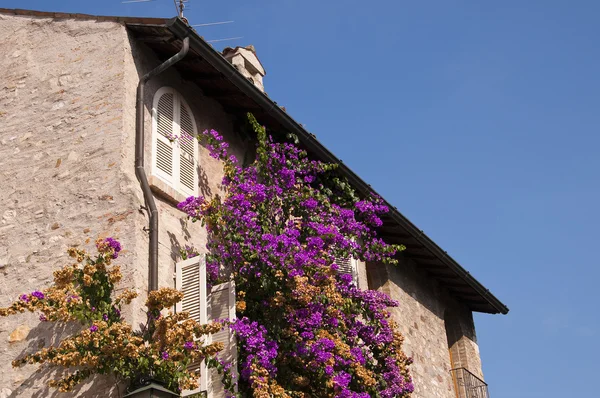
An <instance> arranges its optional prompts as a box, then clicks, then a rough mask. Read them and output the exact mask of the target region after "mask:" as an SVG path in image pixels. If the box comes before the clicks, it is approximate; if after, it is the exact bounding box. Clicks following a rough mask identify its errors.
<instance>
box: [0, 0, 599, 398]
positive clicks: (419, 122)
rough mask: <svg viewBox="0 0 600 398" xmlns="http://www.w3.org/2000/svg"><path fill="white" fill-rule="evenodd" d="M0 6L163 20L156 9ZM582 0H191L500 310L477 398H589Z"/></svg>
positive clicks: (595, 216) (587, 85) (482, 327)
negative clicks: (504, 309) (248, 51)
mask: <svg viewBox="0 0 600 398" xmlns="http://www.w3.org/2000/svg"><path fill="white" fill-rule="evenodd" d="M0 6H1V7H9V8H15V7H19V8H32V9H38V10H52V11H67V12H84V13H93V14H106V15H136V16H161V17H168V16H173V15H174V6H173V4H172V1H171V0H156V1H154V2H153V3H142V4H127V5H123V4H120V2H119V1H113V0H104V1H70V0H56V1H48V0H19V1H12V0H3V1H0ZM599 14H600V2H595V1H584V0H578V1H576V2H568V1H550V0H546V1H534V0H527V1H506V2H487V1H484V2H482V1H456V2H445V1H400V0H388V1H379V0H375V1H371V2H365V1H354V0H346V1H339V0H329V1H322V0H321V1H314V0H304V1H292V0H276V1H275V0H254V1H252V0H250V1H248V0H247V1H239V0H238V1H236V0H232V1H211V2H209V1H202V0H191V7H190V9H189V11H188V12H187V17H188V18H189V19H190V21H191V23H205V22H215V21H224V20H231V19H232V20H235V21H236V22H235V23H234V24H229V25H222V26H214V27H206V28H199V29H202V30H201V32H202V33H203V34H204V36H205V38H206V39H219V38H225V37H231V36H244V39H242V40H240V41H237V42H225V43H223V45H222V46H219V48H222V47H224V45H247V44H254V45H255V47H256V49H257V52H258V55H259V57H260V59H261V61H262V63H263V64H264V65H265V68H266V70H267V76H266V77H265V87H266V90H267V92H268V93H269V96H270V97H271V98H273V99H274V100H276V101H277V102H278V103H279V104H280V105H284V106H286V108H287V110H288V112H289V113H290V114H291V115H292V116H293V117H294V118H295V119H296V120H298V121H299V122H301V123H303V124H305V126H306V127H307V129H309V130H310V131H311V132H313V133H315V134H316V135H317V137H318V138H319V139H320V140H321V141H322V142H323V143H324V144H325V145H326V146H327V147H328V148H330V149H331V150H332V151H333V152H334V153H335V154H336V155H338V156H339V157H340V158H341V159H343V160H344V161H345V162H346V163H347V164H348V165H349V166H350V167H351V168H352V169H353V170H354V171H356V172H357V173H358V174H359V175H360V176H361V177H363V179H365V180H366V181H368V182H369V183H371V184H372V185H373V186H374V188H375V189H376V190H377V191H379V192H380V193H381V194H382V195H383V196H384V197H385V198H386V199H388V200H389V201H390V202H392V203H393V204H394V205H396V206H397V207H398V208H399V209H400V211H402V212H403V213H404V214H405V215H406V216H407V217H409V218H410V219H411V220H412V221H413V222H414V223H415V224H417V225H418V226H419V227H420V228H421V229H423V230H424V231H425V232H426V233H427V234H428V235H429V236H430V237H431V238H432V239H434V240H435V241H436V242H437V243H438V244H439V245H440V246H441V247H442V248H443V249H444V250H447V251H448V253H449V254H450V255H452V256H453V257H454V258H455V259H456V260H457V261H459V262H460V263H461V264H462V265H463V266H464V267H465V268H467V269H468V270H469V271H470V272H471V273H472V274H474V275H475V277H476V278H477V279H478V280H480V281H481V282H482V283H483V284H484V285H485V286H486V287H488V288H489V289H490V290H491V291H492V292H493V293H494V294H496V296H497V297H499V298H500V299H501V300H502V301H503V302H505V303H506V304H507V305H508V306H509V307H510V308H511V312H510V313H509V315H507V316H502V315H494V316H492V315H484V314H477V315H476V316H475V320H476V325H477V331H478V335H479V344H480V350H481V353H482V358H483V363H484V373H485V376H486V380H487V381H488V383H489V384H490V391H491V397H492V398H521V397H522V398H525V397H527V398H537V397H540V398H541V397H543V398H553V397H576V396H579V397H594V396H598V391H597V385H596V383H595V382H596V377H597V373H598V371H599V370H600V365H598V360H599V357H600V343H599V340H600V316H599V315H598V314H599V311H598V306H599V304H600V294H599V293H598V288H597V280H598V278H599V277H600V271H599V267H598V266H599V265H600V264H599V263H600V261H599V259H598V255H597V254H596V253H595V250H597V248H598V245H599V243H598V239H599V238H600V233H599V225H600V211H599V210H598V204H599V203H600V184H599V181H598V180H599V171H600V157H599V156H598V154H599V146H600V131H599V130H600V46H599V45H598V39H599V38H600V24H599V23H598V18H599Z"/></svg>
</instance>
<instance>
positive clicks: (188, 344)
mask: <svg viewBox="0 0 600 398" xmlns="http://www.w3.org/2000/svg"><path fill="white" fill-rule="evenodd" d="M183 348H185V349H186V350H193V349H194V348H196V344H195V343H194V342H193V341H186V342H185V344H183Z"/></svg>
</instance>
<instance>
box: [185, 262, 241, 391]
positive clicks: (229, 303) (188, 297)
mask: <svg viewBox="0 0 600 398" xmlns="http://www.w3.org/2000/svg"><path fill="white" fill-rule="evenodd" d="M175 288H176V289H179V290H181V291H182V292H183V295H184V297H183V300H182V301H181V302H180V303H178V304H177V305H176V307H175V310H176V311H177V312H181V311H187V312H189V313H190V317H192V318H193V319H195V320H196V321H197V322H199V323H202V324H204V323H207V322H211V321H216V320H224V319H229V320H234V319H235V283H234V282H233V281H231V282H226V283H222V284H220V285H216V286H213V287H211V288H210V289H209V288H207V285H206V261H205V258H204V255H200V256H197V257H193V258H191V259H188V260H185V261H182V262H179V263H177V265H176V282H175ZM212 342H222V343H223V345H224V348H223V350H222V351H221V352H219V354H218V357H219V359H220V360H222V361H225V362H227V363H231V364H232V365H233V366H232V369H233V371H234V372H235V371H236V370H237V348H236V340H235V336H234V334H233V333H231V331H230V330H229V328H225V329H223V330H221V331H220V332H218V333H215V334H213V335H211V336H208V338H207V339H206V343H207V344H208V343H212ZM190 370H193V371H198V372H199V373H200V382H199V388H198V389H196V390H193V391H184V392H183V393H182V396H189V395H193V394H197V393H199V392H206V394H207V397H208V398H221V397H224V396H225V391H224V388H223V384H222V383H221V375H219V373H218V372H217V371H216V370H215V369H211V370H208V369H207V367H206V364H204V362H202V363H198V364H193V365H192V366H190ZM236 377H237V374H236Z"/></svg>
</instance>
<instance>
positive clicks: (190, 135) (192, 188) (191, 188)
mask: <svg viewBox="0 0 600 398" xmlns="http://www.w3.org/2000/svg"><path fill="white" fill-rule="evenodd" d="M152 132H153V144H152V145H153V147H152V153H153V163H152V165H153V167H152V174H154V175H156V176H158V177H160V178H161V179H162V180H163V181H165V182H166V183H167V184H168V185H169V186H171V187H173V188H174V189H175V190H177V191H179V192H181V193H182V194H184V195H185V196H190V195H196V193H197V192H196V191H197V186H198V173H197V171H196V168H197V165H198V143H197V141H196V138H195V137H196V136H197V134H198V130H197V128H196V122H195V120H194V115H193V114H192V111H191V108H190V107H189V106H188V104H187V103H186V102H185V100H184V99H183V97H182V96H181V95H180V94H179V93H177V92H176V91H175V90H173V89H172V88H170V87H163V88H161V89H160V90H158V91H157V92H156V95H155V96H154V105H153V108H152ZM171 140H173V142H171Z"/></svg>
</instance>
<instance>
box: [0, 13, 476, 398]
mask: <svg viewBox="0 0 600 398" xmlns="http://www.w3.org/2000/svg"><path fill="white" fill-rule="evenodd" d="M0 34H1V36H2V37H3V38H4V39H3V41H2V42H0V54H2V56H0V82H2V83H1V85H0V159H1V163H2V166H3V167H2V169H1V170H0V181H1V182H2V190H1V191H0V203H2V206H1V207H0V217H1V219H0V274H1V275H2V278H1V279H0V306H6V305H8V304H10V303H11V302H12V301H13V300H14V299H15V298H16V297H18V295H19V294H21V293H23V292H30V291H32V290H35V289H36V288H38V287H45V286H48V285H49V284H50V283H51V280H52V272H53V270H55V269H57V268H58V267H60V266H62V265H64V264H65V263H67V262H68V257H67V256H66V249H67V248H68V247H70V246H78V247H82V248H88V249H90V250H91V249H92V248H93V245H94V241H95V239H97V238H102V237H106V236H115V237H116V238H118V239H119V240H120V241H121V242H122V244H123V246H124V249H125V250H124V251H123V252H122V255H121V257H120V264H122V268H123V274H124V279H123V282H122V286H129V287H135V288H136V289H137V290H138V291H139V292H140V293H142V294H141V296H140V298H138V299H137V300H136V301H134V303H133V305H132V306H131V308H134V310H130V311H129V312H128V313H127V314H126V316H127V317H128V319H130V320H131V321H132V322H133V324H137V323H139V322H141V321H143V320H145V315H144V314H143V312H142V304H143V302H144V295H145V292H146V290H147V287H148V269H147V264H148V235H147V233H146V232H145V230H144V228H145V227H147V225H148V218H147V215H146V213H145V212H144V211H142V210H141V206H143V204H144V200H143V196H142V192H141V189H140V187H139V183H138V182H137V180H136V178H135V174H134V140H135V96H136V87H137V84H138V81H139V77H140V76H142V75H143V74H145V73H147V72H148V71H149V70H151V69H152V68H154V67H155V66H157V65H158V64H159V60H158V59H157V58H156V56H155V55H154V53H153V52H152V51H150V50H149V49H148V48H147V47H146V46H145V45H143V44H140V43H138V42H136V41H135V39H133V38H132V37H130V35H129V34H128V31H127V29H126V28H125V27H124V25H123V24H122V23H118V22H110V21H95V20H85V19H52V18H47V17H30V16H8V15H2V14H0ZM164 86H169V87H172V88H174V89H175V90H177V91H178V92H179V93H180V94H181V95H182V96H183V97H184V98H185V99H186V101H187V102H188V104H189V106H190V108H191V110H192V113H193V115H194V117H195V121H196V124H197V127H198V130H199V131H202V130H204V129H210V128H214V129H216V130H218V131H219V132H220V133H222V134H223V135H224V137H225V139H226V140H227V141H228V142H229V143H230V144H231V149H232V152H233V153H234V154H235V155H236V156H237V157H238V159H244V157H247V156H252V154H251V152H250V151H252V148H253V145H249V143H247V142H244V140H243V139H242V138H241V137H240V136H239V135H238V134H236V132H235V120H233V119H232V117H231V116H229V115H228V114H227V113H226V112H225V111H224V110H223V109H222V107H221V106H220V105H219V104H218V103H217V102H216V101H214V100H212V99H210V98H208V97H205V96H204V95H203V94H202V92H201V90H199V89H198V88H197V87H195V86H193V85H190V84H189V83H186V82H184V81H183V79H182V78H181V76H179V75H178V74H177V72H176V71H175V70H173V69H171V70H168V71H167V72H165V73H164V74H162V75H160V76H159V77H158V78H156V79H154V80H151V81H150V82H149V83H148V84H147V86H146V92H145V94H146V98H144V103H145V106H146V109H145V131H146V141H145V143H146V147H145V152H146V173H147V174H148V176H151V166H150V165H151V161H152V153H151V138H150V137H151V131H152V121H151V107H152V101H153V97H154V93H155V92H156V91H157V90H158V89H159V88H161V87H164ZM198 171H199V176H200V178H199V194H201V195H204V196H213V195H216V194H222V187H221V186H220V182H221V179H222V170H221V165H220V163H219V162H218V161H216V160H214V159H212V158H211V157H209V156H208V151H207V150H206V149H205V148H203V147H200V148H199V157H198ZM151 184H152V187H153V190H154V192H155V193H156V199H157V207H158V210H159V214H160V215H159V225H160V232H159V264H160V269H159V285H160V286H173V285H174V271H175V263H176V261H177V259H178V256H179V249H180V248H181V247H183V246H184V245H185V244H190V243H193V244H194V245H195V247H196V248H198V249H200V250H201V249H203V248H204V244H205V242H206V232H205V230H204V229H203V228H201V227H200V225H199V224H192V223H189V222H186V221H185V219H184V217H183V213H181V212H180V211H179V210H177V209H176V207H175V206H174V203H176V202H177V201H179V200H181V197H180V196H179V195H178V194H177V193H175V192H172V191H169V189H168V188H167V187H165V185H164V184H162V183H161V181H160V180H159V179H157V178H152V177H151ZM192 237H193V242H192ZM358 271H359V272H358V277H359V285H360V287H361V288H366V287H367V286H368V287H370V288H373V289H380V290H382V291H384V292H386V293H388V294H389V295H390V296H391V297H392V298H394V299H397V300H399V301H400V303H401V306H400V307H399V308H397V309H394V310H393V315H394V317H395V319H396V320H397V321H398V323H399V324H400V327H401V328H402V332H403V333H404V335H405V336H406V346H405V347H406V351H407V353H408V354H409V355H411V356H412V357H413V358H414V365H413V366H412V372H413V375H414V379H415V385H416V391H415V394H414V397H416V398H432V397H440V398H453V397H456V395H455V393H454V390H453V386H452V384H453V381H452V378H451V376H450V373H449V370H450V368H451V367H453V366H454V367H458V366H464V367H467V368H468V369H469V370H470V371H472V372H473V373H475V374H477V375H479V376H481V363H480V360H479V354H478V350H477V344H476V339H475V332H474V326H473V319H472V315H471V312H470V311H469V310H468V309H466V308H464V307H462V306H461V304H460V303H458V302H456V301H455V300H453V299H452V298H451V297H449V296H448V295H447V293H446V292H445V291H444V289H443V288H442V287H440V286H439V285H438V284H437V283H436V282H434V281H433V280H432V279H431V278H428V277H427V275H425V274H423V273H421V272H419V270H418V269H417V268H416V267H415V266H414V264H412V263H411V262H410V261H409V260H407V259H403V260H402V263H401V264H400V265H399V266H398V267H389V266H382V265H377V264H367V265H366V266H365V264H359V270H358ZM448 325H451V326H448ZM65 332H68V331H65V330H56V329H53V328H52V327H51V326H50V325H49V324H46V323H40V322H39V321H38V320H37V318H36V317H35V316H33V315H31V314H24V315H21V316H13V317H10V318H4V319H3V320H2V322H1V323H0V352H2V354H3V357H4V358H5V359H12V358H15V357H18V356H20V355H22V354H23V353H26V352H30V351H32V350H35V349H37V348H39V347H43V346H48V345H51V344H54V343H56V342H57V341H58V340H59V339H60V337H61V336H62V335H63V333H65ZM449 347H450V349H451V351H452V357H453V359H454V364H452V365H451V363H450V354H449ZM0 369H1V372H0V398H3V397H17V396H18V397H48V396H55V395H57V393H56V392H55V391H54V390H51V389H49V388H48V387H47V385H46V383H47V381H48V380H49V379H50V378H51V377H53V374H51V373H49V372H48V371H46V370H36V369H37V368H36V367H33V366H32V367H24V368H19V369H13V368H11V367H10V365H9V363H8V360H6V361H5V364H4V365H2V366H1V368H0ZM116 389H117V387H115V383H114V381H113V380H110V379H101V380H95V382H94V383H93V386H92V385H91V384H90V383H88V384H86V385H84V386H83V387H81V388H80V389H79V390H78V391H77V392H75V393H73V394H66V395H61V396H65V397H68V396H85V397H96V396H97V397H106V396H116Z"/></svg>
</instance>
